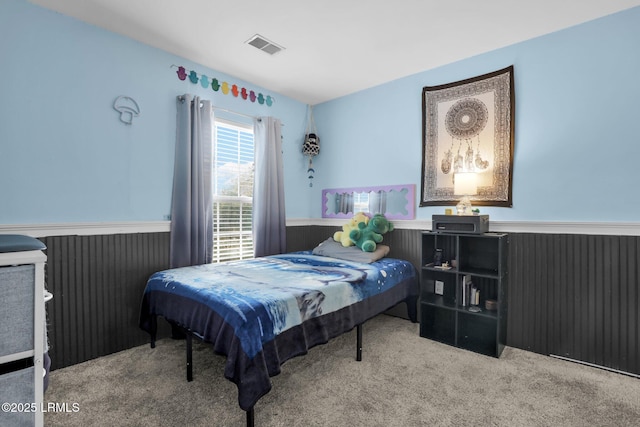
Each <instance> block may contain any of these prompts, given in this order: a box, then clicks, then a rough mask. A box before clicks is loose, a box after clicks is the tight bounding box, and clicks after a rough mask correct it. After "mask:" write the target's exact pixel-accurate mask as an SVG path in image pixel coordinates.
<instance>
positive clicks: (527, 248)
mask: <svg viewBox="0 0 640 427" xmlns="http://www.w3.org/2000/svg"><path fill="white" fill-rule="evenodd" d="M510 240H511V245H510V263H509V271H510V279H509V286H510V288H509V327H508V337H507V342H508V344H509V345H511V346H514V347H519V348H523V349H526V350H531V351H534V352H536V353H541V354H552V355H558V356H562V357H566V358H569V359H575V360H578V361H581V362H586V363H591V364H594V365H598V366H602V367H605V368H610V369H614V370H619V371H623V372H629V373H633V374H640V344H639V342H640V314H639V313H640V293H639V286H640V285H639V279H640V275H639V270H638V261H640V258H639V257H640V252H639V250H638V248H639V246H640V237H637V236H601V235H573V234H527V233H520V234H518V233H511V239H510Z"/></svg>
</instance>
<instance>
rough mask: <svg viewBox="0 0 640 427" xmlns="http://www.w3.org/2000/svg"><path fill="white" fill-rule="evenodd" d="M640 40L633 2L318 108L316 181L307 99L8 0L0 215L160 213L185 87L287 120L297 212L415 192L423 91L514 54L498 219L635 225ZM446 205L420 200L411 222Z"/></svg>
mask: <svg viewBox="0 0 640 427" xmlns="http://www.w3.org/2000/svg"><path fill="white" fill-rule="evenodd" d="M638 40H640V8H634V9H631V10H628V11H625V12H622V13H618V14H615V15H612V16H609V17H605V18H602V19H599V20H596V21H593V22H590V23H587V24H583V25H580V26H576V27H573V28H570V29H567V30H564V31H560V32H557V33H554V34H550V35H547V36H544V37H540V38H536V39H533V40H530V41H527V42H523V43H520V44H517V45H513V46H509V47H507V48H503V49H499V50H496V51H493V52H489V53H486V54H483V55H479V56H477V57H473V58H468V59H466V60H463V61H460V62H456V63H454V64H450V65H447V66H444V67H440V68H437V69H433V70H427V71H424V72H422V73H418V74H416V75H412V76H409V77H406V78H403V79H399V80H396V81H392V82H388V83H386V84H383V85H381V86H378V87H375V88H372V89H369V90H365V91H362V92H358V93H356V94H353V95H349V96H345V97H342V98H339V99H336V100H333V101H330V102H327V103H324V104H321V105H317V106H316V107H314V112H315V119H316V124H317V126H318V131H319V132H318V133H319V135H320V137H321V146H322V148H321V154H320V156H318V157H317V158H316V159H314V165H315V166H316V174H315V180H314V181H315V183H314V186H313V187H311V188H310V187H309V186H308V180H307V179H306V173H305V172H306V160H305V159H304V158H303V157H302V155H301V153H300V145H301V142H302V135H303V133H304V121H305V113H306V107H305V105H304V104H302V103H300V102H297V101H295V100H292V99H289V98H286V97H284V96H282V95H279V94H277V93H275V94H274V93H270V92H269V91H268V90H265V89H262V88H260V87H256V86H254V85H252V84H251V83H247V82H243V81H240V80H238V79H235V78H233V77H232V76H228V75H225V74H223V73H219V72H217V71H215V70H211V69H207V68H205V67H203V66H201V65H199V64H194V63H191V62H189V61H186V60H184V59H182V58H180V57H178V56H175V55H172V54H169V53H166V52H163V51H161V50H158V49H155V48H151V47H149V46H146V45H143V44H140V43H138V42H135V41H133V40H131V39H128V38H125V37H122V36H119V35H116V34H113V33H110V32H108V31H104V30H102V29H99V28H97V27H94V26H91V25H88V24H84V23H82V22H79V21H77V20H75V19H72V18H69V17H65V16H63V15H60V14H58V13H55V12H52V11H49V10H46V9H42V8H40V7H38V6H34V5H32V4H30V3H28V2H26V1H25V0H3V1H2V2H0V58H2V64H3V71H2V74H1V75H0V93H1V94H2V100H1V101H0V224H28V223H56V222H95V221H147V220H162V219H164V218H165V216H166V215H167V214H168V213H169V207H170V200H171V180H172V175H173V144H174V138H175V97H176V95H179V94H183V93H187V92H189V93H195V94H197V95H200V96H202V97H205V98H207V99H211V100H212V101H213V102H214V104H216V105H218V106H220V107H222V108H227V109H231V110H234V111H238V112H242V113H245V114H249V115H272V116H275V117H278V118H280V119H281V120H282V121H283V123H284V124H285V126H284V127H283V135H284V147H283V149H284V163H285V180H286V184H285V192H286V208H287V217H288V218H319V217H320V216H321V209H320V199H321V191H322V189H323V188H330V187H346V186H368V185H387V184H405V183H414V184H416V187H417V190H418V192H419V189H420V173H421V155H422V141H421V139H422V134H421V126H422V119H421V94H422V88H423V87H424V86H433V85H438V84H442V83H448V82H453V81H457V80H461V79H465V78H468V77H473V76H477V75H480V74H484V73H487V72H490V71H494V70H497V69H500V68H503V67H506V66H508V65H512V64H513V65H514V67H515V72H514V76H515V91H516V135H515V164H514V180H513V205H514V206H513V208H482V210H483V213H489V214H490V215H491V217H492V219H494V220H514V221H520V220H522V221H526V220H535V221H538V220H539V221H638V217H639V215H638V212H639V211H640V201H638V197H637V195H638V190H637V189H636V185H637V183H638V182H640V168H639V167H638V165H637V163H638V162H637V160H636V159H638V158H640V133H639V132H638V125H637V123H638V120H639V118H640V103H638V99H640V78H638V76H640V53H639V51H640V49H638V47H637V45H638ZM194 42H197V41H194ZM416 54H419V52H416ZM172 64H176V65H184V66H185V67H186V68H187V69H195V70H196V71H198V72H200V73H204V74H207V75H209V76H211V77H217V78H218V79H219V80H220V81H222V80H228V81H229V82H232V83H236V84H238V85H239V86H241V87H242V86H245V87H247V88H250V89H254V90H255V91H256V92H263V93H265V94H271V95H272V96H274V97H275V99H276V102H275V103H274V105H273V106H272V107H267V106H266V105H259V104H258V103H253V104H252V103H251V102H248V101H245V100H242V99H241V98H234V97H232V96H231V95H226V96H225V95H223V94H222V93H221V92H213V91H212V90H211V89H204V88H202V87H201V86H200V85H199V84H198V85H193V84H191V83H190V82H188V81H180V80H178V78H177V76H176V74H175V69H173V68H170V67H171V65H172ZM336 77H339V74H337V75H336ZM119 95H127V96H130V97H132V98H134V99H136V101H137V102H138V103H139V105H140V108H141V110H142V113H141V115H140V117H138V118H136V119H135V120H134V123H133V125H131V126H126V125H124V124H122V123H121V122H120V121H119V120H118V113H117V112H116V111H114V110H113V108H112V105H113V101H114V99H115V98H116V97H117V96H119ZM442 209H443V207H424V208H417V217H418V218H419V219H430V217H431V215H432V214H433V213H440V212H442Z"/></svg>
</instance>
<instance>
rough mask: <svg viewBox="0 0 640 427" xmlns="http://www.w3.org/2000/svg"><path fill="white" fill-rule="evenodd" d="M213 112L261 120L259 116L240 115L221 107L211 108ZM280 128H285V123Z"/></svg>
mask: <svg viewBox="0 0 640 427" xmlns="http://www.w3.org/2000/svg"><path fill="white" fill-rule="evenodd" d="M211 109H212V110H217V111H224V112H225V113H230V114H235V115H237V116H243V117H248V118H250V119H256V120H260V119H261V118H260V117H257V116H250V115H249V114H244V113H239V112H237V111H233V110H227V109H226V108H221V107H214V106H212V107H211ZM280 126H284V123H280Z"/></svg>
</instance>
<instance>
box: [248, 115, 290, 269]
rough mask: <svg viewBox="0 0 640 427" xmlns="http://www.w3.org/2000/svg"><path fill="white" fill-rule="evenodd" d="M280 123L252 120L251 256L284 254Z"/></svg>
mask: <svg viewBox="0 0 640 427" xmlns="http://www.w3.org/2000/svg"><path fill="white" fill-rule="evenodd" d="M280 126H281V123H280V120H278V119H275V118H273V117H260V118H256V119H255V120H254V122H253V127H254V130H253V133H254V146H255V149H254V151H255V164H256V167H255V175H254V182H253V223H252V228H253V248H254V256H256V257H260V256H267V255H275V254H281V253H283V252H285V251H286V230H285V228H286V221H285V208H284V170H283V165H282V135H281V129H280Z"/></svg>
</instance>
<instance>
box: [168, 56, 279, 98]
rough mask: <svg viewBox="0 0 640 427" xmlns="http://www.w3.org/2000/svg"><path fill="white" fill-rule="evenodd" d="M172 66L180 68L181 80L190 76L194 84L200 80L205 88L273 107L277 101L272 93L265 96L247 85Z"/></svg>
mask: <svg viewBox="0 0 640 427" xmlns="http://www.w3.org/2000/svg"><path fill="white" fill-rule="evenodd" d="M171 68H177V69H178V71H176V74H177V75H178V78H179V79H180V80H187V78H188V79H189V81H190V82H191V83H193V84H198V82H200V86H202V87H203V88H205V89H206V88H208V87H211V90H213V91H214V92H218V91H221V92H222V93H223V94H225V95H229V93H231V95H233V96H234V97H236V98H237V97H238V96H240V97H241V98H242V99H244V100H247V99H248V100H249V101H251V102H256V101H258V104H261V105H263V104H267V106H268V107H271V106H272V105H273V103H274V102H275V98H274V97H272V96H271V95H266V96H265V95H263V94H262V93H257V94H256V92H255V91H253V90H250V89H247V88H245V87H243V88H240V87H238V85H236V84H231V83H228V82H222V83H220V81H219V80H218V79H216V78H210V77H209V76H206V75H204V74H198V73H196V72H195V71H193V70H191V71H189V73H188V74H187V70H186V69H185V68H184V67H182V66H179V65H171Z"/></svg>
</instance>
